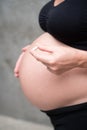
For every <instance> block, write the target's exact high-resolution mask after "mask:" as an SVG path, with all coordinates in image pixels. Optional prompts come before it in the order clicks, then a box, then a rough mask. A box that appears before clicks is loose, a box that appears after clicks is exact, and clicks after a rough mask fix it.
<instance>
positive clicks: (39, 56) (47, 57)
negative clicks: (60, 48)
mask: <svg viewBox="0 0 87 130" xmlns="http://www.w3.org/2000/svg"><path fill="white" fill-rule="evenodd" d="M30 54H31V55H32V56H33V57H34V58H35V59H36V60H38V61H40V62H42V63H44V64H46V65H48V64H50V61H51V59H52V55H51V54H50V53H46V52H42V51H39V50H34V49H32V50H30Z"/></svg>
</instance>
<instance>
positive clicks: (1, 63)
mask: <svg viewBox="0 0 87 130" xmlns="http://www.w3.org/2000/svg"><path fill="white" fill-rule="evenodd" d="M47 1H48V0H0V114H1V115H7V116H12V117H15V118H20V119H23V120H28V121H34V122H39V123H45V124H48V125H50V121H49V119H48V118H47V116H46V115H45V114H43V113H41V112H40V111H39V110H38V109H37V108H35V107H34V106H32V105H31V104H30V102H28V101H27V99H26V97H25V96H24V94H23V92H22V90H21V87H20V84H19V82H18V80H17V79H16V78H15V77H14V73H13V69H14V66H15V63H16V60H17V58H18V56H19V54H20V52H21V48H22V47H24V46H25V45H27V44H28V43H31V42H32V41H33V40H34V39H35V38H37V37H38V36H39V35H40V34H41V33H42V31H41V29H40V27H39V24H38V13H39V11H40V8H41V7H42V6H43V5H44V4H45V3H46V2H47Z"/></svg>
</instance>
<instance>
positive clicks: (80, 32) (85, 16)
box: [39, 0, 87, 50]
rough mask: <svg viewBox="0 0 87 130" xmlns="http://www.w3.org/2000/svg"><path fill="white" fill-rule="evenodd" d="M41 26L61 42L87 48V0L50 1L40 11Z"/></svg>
mask: <svg viewBox="0 0 87 130" xmlns="http://www.w3.org/2000/svg"><path fill="white" fill-rule="evenodd" d="M39 23H40V26H41V28H42V29H43V30H44V31H45V32H48V33H50V34H51V35H52V36H54V37H55V38H56V39H58V40H60V41H61V42H63V43H65V44H67V45H69V46H72V47H75V48H78V49H82V50H87V0H65V1H63V2H61V3H60V4H58V5H57V6H54V0H51V1H49V2H48V3H47V4H46V5H45V6H44V7H43V8H42V9H41V11H40V14H39Z"/></svg>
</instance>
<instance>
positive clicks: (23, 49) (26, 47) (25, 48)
mask: <svg viewBox="0 0 87 130" xmlns="http://www.w3.org/2000/svg"><path fill="white" fill-rule="evenodd" d="M29 47H30V45H27V46H25V47H23V48H22V51H23V52H25V51H26V50H27V49H28V48H29Z"/></svg>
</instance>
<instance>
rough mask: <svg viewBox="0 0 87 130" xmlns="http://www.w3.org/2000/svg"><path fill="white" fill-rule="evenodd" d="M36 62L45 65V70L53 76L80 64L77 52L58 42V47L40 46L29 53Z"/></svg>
mask: <svg viewBox="0 0 87 130" xmlns="http://www.w3.org/2000/svg"><path fill="white" fill-rule="evenodd" d="M30 54H31V55H32V56H34V57H35V58H36V59H37V60H38V61H40V62H42V63H43V64H44V65H46V67H47V69H48V70H49V71H51V72H52V73H55V74H62V73H64V72H66V71H69V70H71V69H73V68H75V67H78V66H79V64H80V63H81V59H80V58H81V56H80V55H79V50H77V49H74V48H72V47H69V46H67V45H65V44H62V43H60V42H59V44H58V45H55V44H53V45H52V44H51V45H50V46H49V45H40V44H37V46H36V47H35V48H33V49H32V50H31V51H30Z"/></svg>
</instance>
